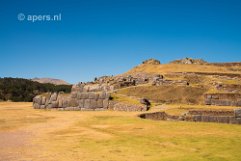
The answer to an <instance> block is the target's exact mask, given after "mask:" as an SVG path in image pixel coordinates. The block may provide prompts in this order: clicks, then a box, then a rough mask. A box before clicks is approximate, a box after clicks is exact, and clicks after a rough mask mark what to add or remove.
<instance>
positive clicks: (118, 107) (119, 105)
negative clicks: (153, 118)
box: [109, 101, 147, 112]
mask: <svg viewBox="0 0 241 161" xmlns="http://www.w3.org/2000/svg"><path fill="white" fill-rule="evenodd" d="M109 109H111V110H114V111H129V112H130V111H147V106H146V105H134V104H127V103H123V102H114V101H111V103H110V108H109Z"/></svg>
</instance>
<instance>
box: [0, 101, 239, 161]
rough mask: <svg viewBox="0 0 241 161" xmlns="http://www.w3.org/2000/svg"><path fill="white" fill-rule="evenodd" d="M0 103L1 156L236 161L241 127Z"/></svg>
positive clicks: (30, 160)
mask: <svg viewBox="0 0 241 161" xmlns="http://www.w3.org/2000/svg"><path fill="white" fill-rule="evenodd" d="M138 114H139V113H137V112H115V111H99V112H97V111H96V112H87V111H86V112H80V111H57V110H35V109H33V108H32V104H31V103H11V102H1V103H0V160H1V161H68V160H69V161H70V160H71V161H72V160H73V161H77V160H80V161H135V160H136V161H162V160H165V161H173V160H175V161H186V160H195V161H201V160H202V161H204V160H212V161H213V160H215V161H216V160H217V161H218V160H220V161H223V160H226V161H235V160H236V161H238V160H241V151H240V149H241V126H240V125H229V124H217V123H195V122H172V121H153V120H143V119H140V118H138V117H137V115H138Z"/></svg>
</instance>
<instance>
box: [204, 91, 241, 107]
mask: <svg viewBox="0 0 241 161" xmlns="http://www.w3.org/2000/svg"><path fill="white" fill-rule="evenodd" d="M204 98H205V104H206V105H217V106H241V94H239V93H214V94H205V95H204Z"/></svg>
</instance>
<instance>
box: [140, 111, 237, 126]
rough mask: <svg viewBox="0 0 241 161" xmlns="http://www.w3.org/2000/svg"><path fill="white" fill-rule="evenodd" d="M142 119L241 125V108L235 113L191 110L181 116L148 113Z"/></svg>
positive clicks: (142, 115)
mask: <svg viewBox="0 0 241 161" xmlns="http://www.w3.org/2000/svg"><path fill="white" fill-rule="evenodd" d="M139 116H140V117H141V118H145V119H152V120H175V121H194V122H217V123H228V124H241V108H238V109H234V110H233V111H224V110H190V111H188V112H187V113H184V114H182V115H181V116H172V115H168V114H166V113H165V112H155V113H146V114H141V115H139Z"/></svg>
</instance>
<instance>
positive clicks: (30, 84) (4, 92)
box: [0, 78, 72, 102]
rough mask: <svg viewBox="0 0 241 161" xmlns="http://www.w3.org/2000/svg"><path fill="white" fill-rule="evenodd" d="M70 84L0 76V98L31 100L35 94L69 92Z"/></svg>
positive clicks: (15, 100) (16, 100)
mask: <svg viewBox="0 0 241 161" xmlns="http://www.w3.org/2000/svg"><path fill="white" fill-rule="evenodd" d="M71 87H72V85H54V84H50V83H39V82H35V81H31V80H28V79H23V78H0V100H1V101H8V100H10V101H14V102H21V101H23V102H31V101H32V100H33V98H34V97H35V96H36V95H39V94H41V93H45V92H60V91H63V92H65V93H70V91H71Z"/></svg>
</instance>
